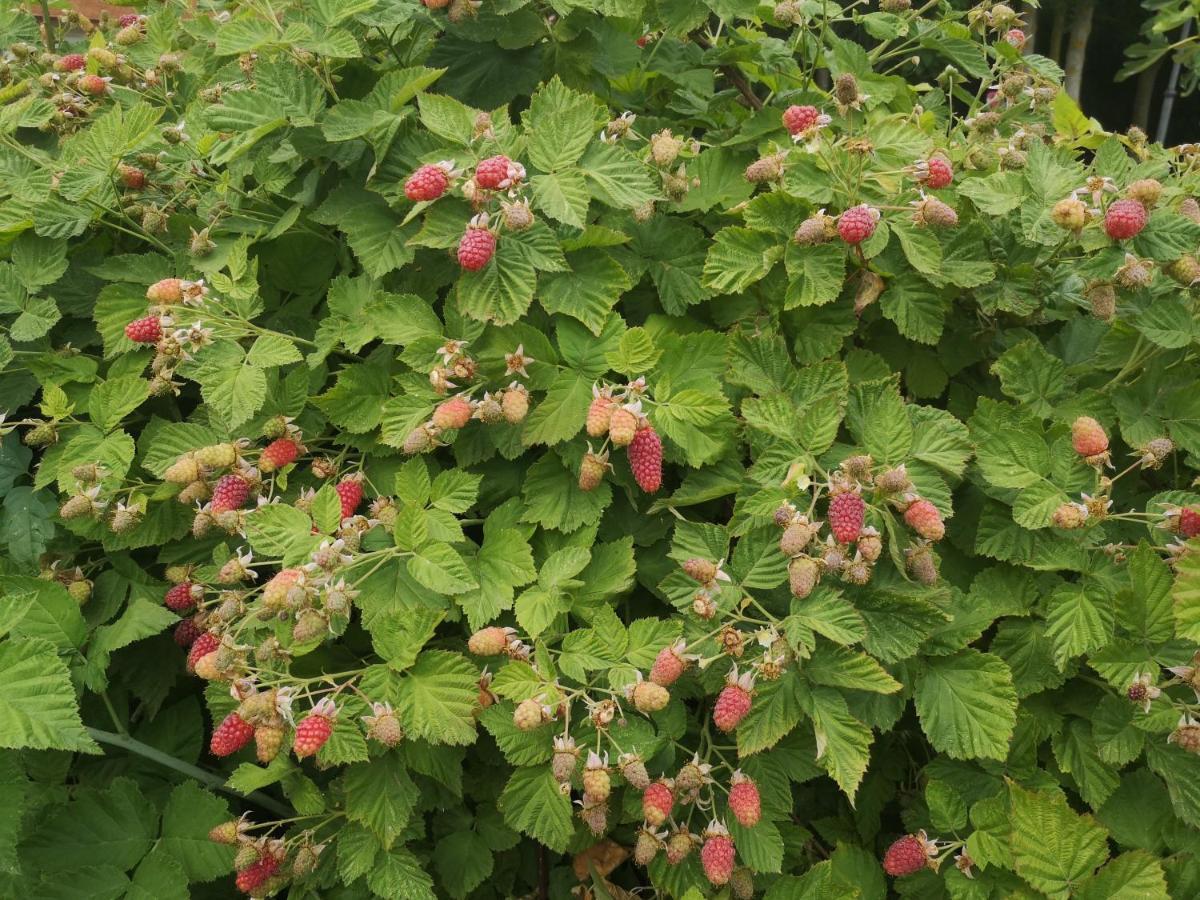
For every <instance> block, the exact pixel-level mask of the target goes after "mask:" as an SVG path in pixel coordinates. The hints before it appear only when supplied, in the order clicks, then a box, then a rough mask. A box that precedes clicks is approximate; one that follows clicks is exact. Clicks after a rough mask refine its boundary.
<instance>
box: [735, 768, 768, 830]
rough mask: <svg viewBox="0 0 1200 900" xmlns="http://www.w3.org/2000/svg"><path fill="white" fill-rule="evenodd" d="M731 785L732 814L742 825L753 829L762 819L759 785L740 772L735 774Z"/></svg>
mask: <svg viewBox="0 0 1200 900" xmlns="http://www.w3.org/2000/svg"><path fill="white" fill-rule="evenodd" d="M729 785H730V787H729V810H730V812H732V813H733V816H734V818H735V819H737V820H738V822H740V823H741V824H742V825H744V826H746V827H747V828H753V827H754V826H755V825H757V824H758V820H759V819H761V818H762V799H761V798H760V797H759V794H758V785H756V784H755V783H754V781H753V780H751V779H750V777H749V776H747V775H743V774H742V773H741V772H740V771H739V772H734V773H733V777H732V778H731V779H730V782H729Z"/></svg>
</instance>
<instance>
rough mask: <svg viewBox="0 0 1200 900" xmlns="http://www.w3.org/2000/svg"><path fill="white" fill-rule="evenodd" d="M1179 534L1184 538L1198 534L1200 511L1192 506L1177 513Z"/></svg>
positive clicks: (1199, 532) (1199, 530) (1199, 529)
mask: <svg viewBox="0 0 1200 900" xmlns="http://www.w3.org/2000/svg"><path fill="white" fill-rule="evenodd" d="M1179 533H1180V534H1182V535H1183V536H1184V537H1185V538H1189V539H1190V538H1194V537H1195V536H1196V535H1198V534H1200V511H1197V510H1196V507H1194V506H1185V507H1184V508H1183V509H1181V510H1180V511H1179Z"/></svg>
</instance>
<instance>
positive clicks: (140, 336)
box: [125, 316, 163, 344]
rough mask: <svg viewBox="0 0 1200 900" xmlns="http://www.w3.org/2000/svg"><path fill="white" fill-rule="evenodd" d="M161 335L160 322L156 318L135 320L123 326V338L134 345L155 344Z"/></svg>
mask: <svg viewBox="0 0 1200 900" xmlns="http://www.w3.org/2000/svg"><path fill="white" fill-rule="evenodd" d="M162 335H163V330H162V320H161V319H160V318H159V317H158V316H146V317H145V318H144V319H136V320H134V321H133V322H130V323H129V324H128V325H126V326H125V337H127V338H129V339H130V340H131V341H133V342H134V343H135V344H157V343H158V342H159V341H160V340H161V339H162Z"/></svg>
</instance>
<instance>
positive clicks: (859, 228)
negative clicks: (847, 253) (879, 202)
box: [837, 204, 879, 245]
mask: <svg viewBox="0 0 1200 900" xmlns="http://www.w3.org/2000/svg"><path fill="white" fill-rule="evenodd" d="M878 223H879V210H877V209H874V208H873V207H870V206H867V205H866V204H863V205H862V206H854V207H851V208H850V209H848V210H846V211H845V212H844V213H842V214H841V216H840V217H839V218H838V224H837V229H838V234H840V235H841V236H842V240H843V241H845V242H846V243H847V244H851V245H857V244H861V243H862V242H863V241H865V240H866V239H867V238H869V237H870V236H871V235H873V234H874V233H875V226H876V225H877V224H878Z"/></svg>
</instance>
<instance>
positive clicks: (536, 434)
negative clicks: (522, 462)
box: [521, 370, 592, 447]
mask: <svg viewBox="0 0 1200 900" xmlns="http://www.w3.org/2000/svg"><path fill="white" fill-rule="evenodd" d="M591 402H592V382H591V381H590V380H589V379H587V378H585V377H583V376H582V375H580V374H579V373H577V372H572V371H570V370H564V371H562V372H559V373H558V375H557V376H555V379H554V382H553V384H551V385H550V387H549V390H548V391H547V393H546V396H545V397H544V398H543V399H542V400H541V402H539V403H538V404H537V405H536V406H534V407H533V409H532V410H531V411H530V413H529V417H528V418H527V419H526V420H525V426H524V429H523V430H522V432H521V442H522V443H523V444H524V445H525V446H527V447H528V446H532V445H534V444H560V443H562V442H563V441H568V440H570V439H571V438H573V437H574V436H575V435H576V434H578V433H579V430H580V429H581V428H583V424H584V421H585V420H586V418H587V410H588V405H589V404H590V403H591Z"/></svg>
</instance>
